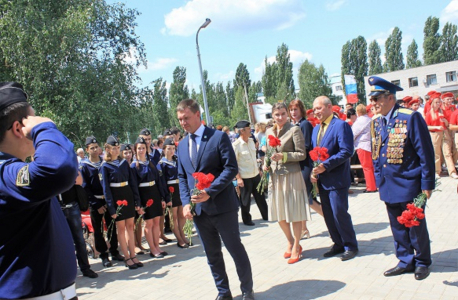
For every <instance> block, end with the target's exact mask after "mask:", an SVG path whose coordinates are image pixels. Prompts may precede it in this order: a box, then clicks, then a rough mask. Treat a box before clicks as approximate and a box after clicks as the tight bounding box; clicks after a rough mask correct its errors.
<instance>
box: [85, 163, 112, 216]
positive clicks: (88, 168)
mask: <svg viewBox="0 0 458 300" xmlns="http://www.w3.org/2000/svg"><path fill="white" fill-rule="evenodd" d="M102 162H103V160H102V159H100V161H99V162H97V163H93V162H91V161H90V160H89V159H83V160H82V161H81V163H80V171H81V176H82V177H83V188H84V189H85V190H86V194H87V197H88V200H89V204H90V205H91V207H92V208H93V209H95V210H97V209H99V208H101V207H102V206H104V205H105V204H106V202H105V199H98V198H96V197H95V196H102V195H103V188H102V184H101V183H100V179H99V170H100V166H101V165H102Z"/></svg>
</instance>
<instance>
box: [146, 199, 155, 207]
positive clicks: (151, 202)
mask: <svg viewBox="0 0 458 300" xmlns="http://www.w3.org/2000/svg"><path fill="white" fill-rule="evenodd" d="M153 203H154V201H153V199H148V201H146V207H150V206H151V205H153Z"/></svg>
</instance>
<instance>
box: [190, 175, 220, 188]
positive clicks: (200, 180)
mask: <svg viewBox="0 0 458 300" xmlns="http://www.w3.org/2000/svg"><path fill="white" fill-rule="evenodd" d="M192 177H194V179H195V180H196V181H197V183H196V188H197V189H198V190H204V189H207V188H209V187H210V186H211V184H212V182H213V180H214V179H215V176H214V175H213V174H211V173H208V174H204V173H201V172H196V173H193V174H192Z"/></svg>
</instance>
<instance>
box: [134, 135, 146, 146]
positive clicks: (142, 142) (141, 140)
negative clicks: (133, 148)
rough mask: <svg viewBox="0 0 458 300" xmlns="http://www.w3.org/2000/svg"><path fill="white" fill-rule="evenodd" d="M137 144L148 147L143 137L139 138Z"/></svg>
mask: <svg viewBox="0 0 458 300" xmlns="http://www.w3.org/2000/svg"><path fill="white" fill-rule="evenodd" d="M135 144H145V145H146V141H145V139H144V138H142V137H141V136H139V137H138V138H137V140H136V141H135Z"/></svg>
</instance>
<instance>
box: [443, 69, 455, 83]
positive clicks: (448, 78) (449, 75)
mask: <svg viewBox="0 0 458 300" xmlns="http://www.w3.org/2000/svg"><path fill="white" fill-rule="evenodd" d="M445 78H446V81H447V82H452V81H456V71H451V72H446V73H445Z"/></svg>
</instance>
